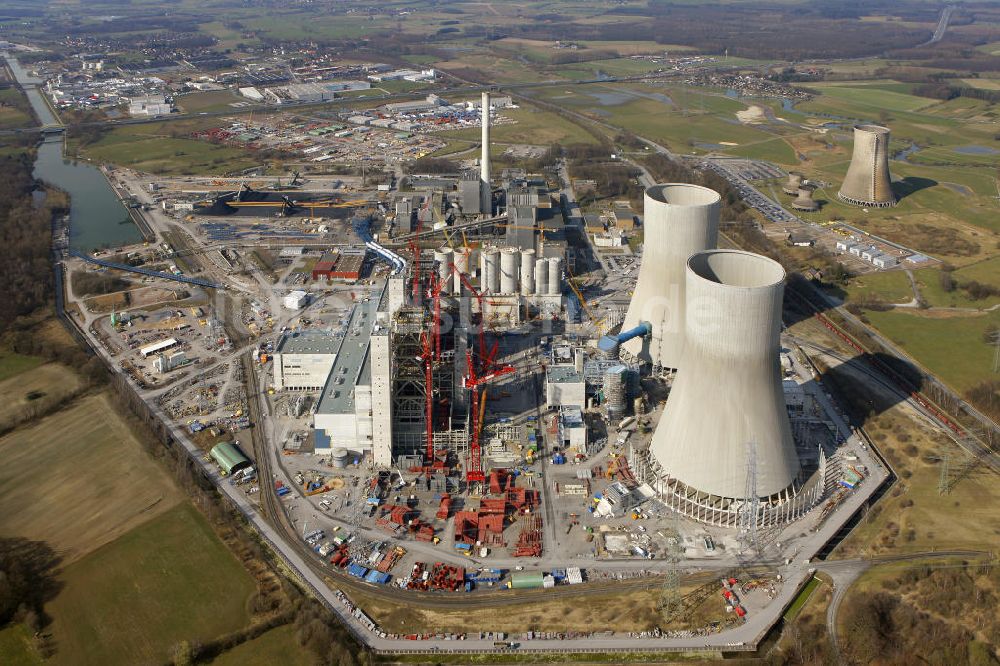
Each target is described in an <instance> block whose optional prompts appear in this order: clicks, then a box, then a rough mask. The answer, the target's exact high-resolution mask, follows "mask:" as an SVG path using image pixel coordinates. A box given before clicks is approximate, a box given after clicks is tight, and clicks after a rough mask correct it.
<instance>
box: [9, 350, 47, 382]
mask: <svg viewBox="0 0 1000 666" xmlns="http://www.w3.org/2000/svg"><path fill="white" fill-rule="evenodd" d="M42 363H45V359H42V358H38V357H37V356H24V355H22V354H15V353H13V352H8V351H4V352H0V381H3V380H5V379H9V378H11V377H13V376H14V375H19V374H21V373H22V372H27V371H28V370H31V369H32V368H37V367H38V366H40V365H41V364H42Z"/></svg>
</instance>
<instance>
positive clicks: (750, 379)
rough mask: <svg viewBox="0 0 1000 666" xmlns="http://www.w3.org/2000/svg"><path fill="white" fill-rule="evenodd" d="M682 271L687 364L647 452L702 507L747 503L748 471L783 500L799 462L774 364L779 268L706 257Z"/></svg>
mask: <svg viewBox="0 0 1000 666" xmlns="http://www.w3.org/2000/svg"><path fill="white" fill-rule="evenodd" d="M686 273H687V274H686V285H685V286H686V289H687V292H686V293H687V305H686V308H685V316H684V330H685V348H684V357H683V359H682V360H681V363H680V367H679V368H678V369H677V377H676V379H675V381H674V383H673V386H672V387H671V389H670V396H669V397H668V398H667V404H666V407H665V408H664V412H663V416H662V417H660V422H659V423H658V424H657V426H656V431H655V432H654V433H653V439H652V441H651V443H650V447H649V451H650V453H651V454H652V456H653V457H654V458H655V459H656V461H657V462H658V463H659V464H660V466H661V467H662V470H663V473H664V474H665V475H666V476H667V477H669V478H670V479H675V480H677V481H678V482H680V483H681V484H683V485H684V486H686V488H687V491H684V492H692V493H693V492H695V491H697V492H698V493H703V494H705V496H704V501H703V502H699V503H698V504H699V505H704V506H715V505H719V506H723V505H725V504H727V503H726V502H725V499H730V500H732V499H740V498H745V497H746V491H747V488H748V487H750V486H749V485H748V469H755V477H754V485H755V487H756V494H757V495H758V496H759V497H761V498H768V497H771V496H775V495H777V494H779V493H783V494H785V495H786V496H788V494H789V493H791V492H794V489H793V488H791V486H792V485H793V483H794V482H795V480H796V478H797V475H798V473H799V459H798V455H797V454H796V452H795V444H794V442H793V440H792V431H791V426H790V424H789V421H788V412H787V411H786V407H785V396H784V392H783V390H782V380H781V363H780V360H779V340H778V336H779V334H780V331H781V299H782V293H783V291H784V283H785V271H784V269H783V268H782V267H781V265H780V264H778V263H777V262H775V261H772V260H771V259H768V258H767V257H762V256H760V255H757V254H752V253H749V252H742V251H738V250H712V251H708V252H699V253H698V254H695V255H693V256H692V257H691V258H690V259H689V260H688V262H687V271H686ZM751 447H752V449H753V450H754V452H755V453H754V454H753V460H754V464H753V466H752V467H750V466H749V460H750V457H749V456H748V450H749V449H750V448H751ZM707 495H711V496H714V498H723V499H712V498H709V497H707ZM690 510H691V511H696V510H697V509H696V508H691V509H690Z"/></svg>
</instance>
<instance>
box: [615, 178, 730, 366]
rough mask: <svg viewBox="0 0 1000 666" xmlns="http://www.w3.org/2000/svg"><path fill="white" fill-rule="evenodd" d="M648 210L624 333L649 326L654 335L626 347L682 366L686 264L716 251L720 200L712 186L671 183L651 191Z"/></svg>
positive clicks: (657, 362)
mask: <svg viewBox="0 0 1000 666" xmlns="http://www.w3.org/2000/svg"><path fill="white" fill-rule="evenodd" d="M644 206H645V209H644V210H645V213H644V219H643V226H644V228H645V240H644V242H643V250H642V264H641V266H640V267H639V279H638V282H637V283H636V286H635V291H634V293H633V295H632V301H631V302H630V303H629V307H628V312H627V313H626V315H625V321H624V323H623V324H622V330H623V331H625V330H629V329H632V328H635V327H636V326H638V325H639V324H640V323H642V322H649V323H650V324H651V325H652V333H651V335H648V336H643V337H637V338H633V339H631V340H629V341H627V342H625V343H624V344H622V349H623V350H624V351H626V352H627V353H628V354H629V355H630V356H632V357H634V358H638V359H639V360H640V361H643V362H647V363H652V364H653V365H658V366H661V367H663V368H676V367H678V364H679V363H680V357H681V349H682V345H683V343H684V271H685V266H686V262H687V259H688V257H690V256H691V255H692V254H694V253H695V252H701V251H703V250H709V249H712V248H714V247H715V245H716V242H717V238H718V233H719V206H720V197H719V193H718V192H716V191H715V190H710V189H708V188H707V187H701V186H699V185H688V184H684V183H668V184H665V185H654V186H652V187H650V188H648V189H646V194H645V204H644Z"/></svg>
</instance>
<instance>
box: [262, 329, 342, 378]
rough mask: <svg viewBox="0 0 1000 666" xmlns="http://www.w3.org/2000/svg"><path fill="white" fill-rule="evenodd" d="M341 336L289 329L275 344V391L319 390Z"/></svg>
mask: <svg viewBox="0 0 1000 666" xmlns="http://www.w3.org/2000/svg"><path fill="white" fill-rule="evenodd" d="M340 342H341V338H338V337H336V336H334V335H333V334H331V333H329V332H327V331H301V332H295V331H293V332H287V333H285V334H284V335H282V336H281V338H280V339H279V340H278V344H277V346H276V347H275V352H274V361H273V363H272V365H271V367H272V368H273V371H274V389H275V390H276V391H319V390H320V389H322V388H323V386H324V385H325V384H326V380H327V378H328V377H329V376H330V370H331V368H333V363H334V361H335V360H336V358H337V350H338V349H339V348H340Z"/></svg>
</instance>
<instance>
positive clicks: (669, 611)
mask: <svg viewBox="0 0 1000 666" xmlns="http://www.w3.org/2000/svg"><path fill="white" fill-rule="evenodd" d="M670 530H671V531H672V532H673V536H672V539H673V543H670V544H668V546H667V561H668V562H669V566H668V567H667V572H666V574H667V575H666V577H665V578H664V581H663V589H662V590H661V591H660V601H659V602H658V603H657V605H656V610H657V611H658V612H659V613H660V617H662V618H663V623H664V624H669V623H670V622H672V621H673V620H674V618H676V617H677V616H678V615H680V613H681V611H682V610H684V600H683V599H682V598H681V567H680V562H681V554H682V553H683V552H684V549H683V547H682V546H681V531H680V520H679V514H678V513H677V512H676V511H674V512H673V519H672V521H671V525H670Z"/></svg>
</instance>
